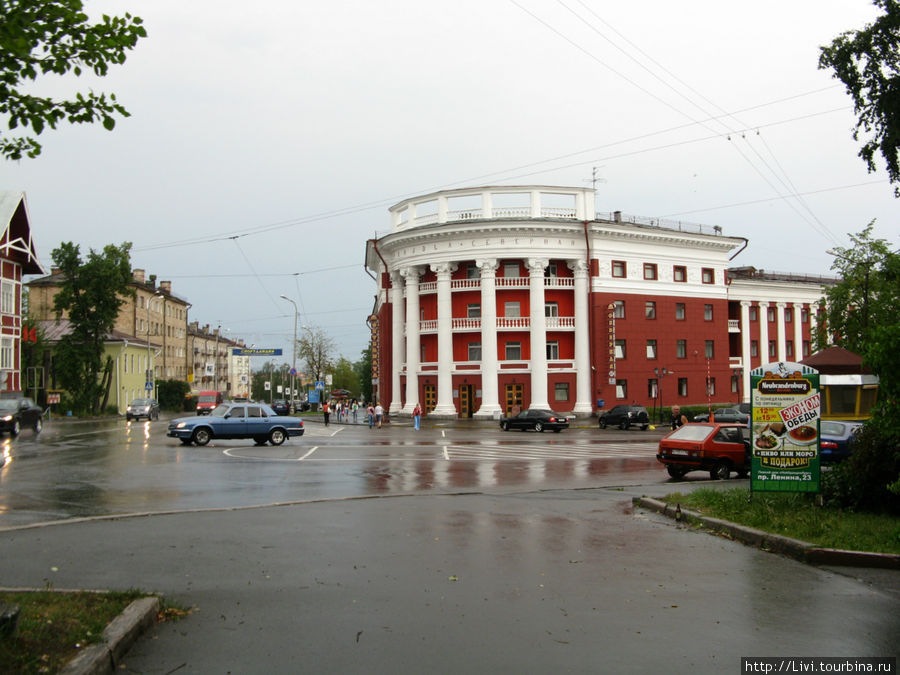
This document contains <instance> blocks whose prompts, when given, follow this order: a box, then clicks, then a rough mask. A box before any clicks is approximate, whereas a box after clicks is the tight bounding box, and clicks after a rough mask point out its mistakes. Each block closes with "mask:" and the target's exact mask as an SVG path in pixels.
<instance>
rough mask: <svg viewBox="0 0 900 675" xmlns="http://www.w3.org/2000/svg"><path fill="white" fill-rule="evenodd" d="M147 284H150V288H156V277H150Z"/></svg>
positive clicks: (152, 275) (153, 275)
mask: <svg viewBox="0 0 900 675" xmlns="http://www.w3.org/2000/svg"><path fill="white" fill-rule="evenodd" d="M149 283H150V288H156V275H155V274H151V275H150V281H149Z"/></svg>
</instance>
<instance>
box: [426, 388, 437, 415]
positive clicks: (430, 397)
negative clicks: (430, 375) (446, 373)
mask: <svg viewBox="0 0 900 675" xmlns="http://www.w3.org/2000/svg"><path fill="white" fill-rule="evenodd" d="M436 405H437V388H436V387H435V386H434V385H433V384H426V385H425V413H426V414H427V413H430V412H431V411H432V410H434V407H435V406H436Z"/></svg>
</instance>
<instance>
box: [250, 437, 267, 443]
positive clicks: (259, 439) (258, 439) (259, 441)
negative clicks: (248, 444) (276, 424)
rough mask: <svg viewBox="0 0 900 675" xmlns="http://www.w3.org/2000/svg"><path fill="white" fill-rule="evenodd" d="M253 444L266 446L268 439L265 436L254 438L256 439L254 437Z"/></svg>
mask: <svg viewBox="0 0 900 675" xmlns="http://www.w3.org/2000/svg"><path fill="white" fill-rule="evenodd" d="M253 443H254V444H255V445H265V444H266V437H265V436H254V437H253Z"/></svg>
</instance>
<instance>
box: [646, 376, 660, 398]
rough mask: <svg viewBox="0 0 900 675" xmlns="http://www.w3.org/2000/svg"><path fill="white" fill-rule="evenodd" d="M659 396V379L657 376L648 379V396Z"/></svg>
mask: <svg viewBox="0 0 900 675" xmlns="http://www.w3.org/2000/svg"><path fill="white" fill-rule="evenodd" d="M657 396H659V381H658V380H657V379H656V378H650V379H649V380H647V398H656V397H657Z"/></svg>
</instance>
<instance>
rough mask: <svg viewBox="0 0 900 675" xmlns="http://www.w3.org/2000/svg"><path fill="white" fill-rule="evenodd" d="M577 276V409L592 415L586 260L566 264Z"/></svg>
mask: <svg viewBox="0 0 900 675" xmlns="http://www.w3.org/2000/svg"><path fill="white" fill-rule="evenodd" d="M566 264H567V266H568V268H569V269H570V270H572V271H573V272H574V276H575V408H574V409H573V410H572V412H574V413H575V414H576V415H578V414H587V415H590V414H591V412H592V411H593V408H592V406H591V353H590V341H589V337H590V336H589V332H590V320H589V319H590V317H589V316H588V264H587V261H586V260H570V261H569V262H568V263H566Z"/></svg>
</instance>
